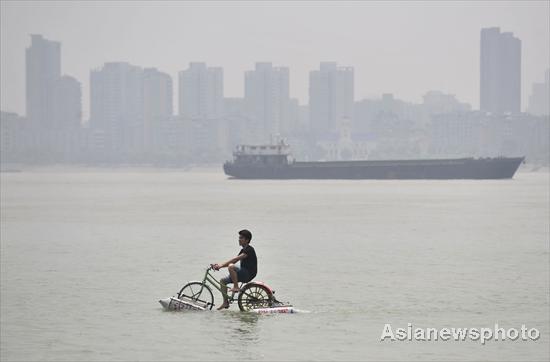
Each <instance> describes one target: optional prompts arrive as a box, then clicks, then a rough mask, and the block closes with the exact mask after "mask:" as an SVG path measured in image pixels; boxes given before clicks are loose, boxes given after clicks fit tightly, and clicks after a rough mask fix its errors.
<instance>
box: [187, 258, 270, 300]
mask: <svg viewBox="0 0 550 362" xmlns="http://www.w3.org/2000/svg"><path fill="white" fill-rule="evenodd" d="M211 270H215V269H214V268H213V265H210V266H208V267H207V268H206V272H205V273H204V278H203V279H202V281H191V282H188V283H187V284H185V285H184V286H183V287H182V288H181V290H180V291H179V293H178V299H183V300H185V299H190V300H192V301H193V302H195V303H201V304H204V307H205V308H206V309H212V307H214V294H213V293H212V289H210V287H209V286H208V284H210V285H212V286H213V287H214V288H216V289H217V290H218V291H219V292H220V293H222V295H223V292H222V287H221V283H220V282H219V281H218V280H216V278H214V276H213V275H212V274H211V272H210V271H211ZM237 293H238V294H239V296H238V298H237V304H238V305H239V309H240V310H241V311H250V310H252V309H257V308H268V307H272V306H273V305H274V303H275V302H276V299H275V297H274V296H273V293H274V291H273V290H272V289H271V288H270V287H269V286H267V285H266V284H264V283H262V282H248V283H239V291H238V292H232V293H231V296H230V297H229V296H228V298H227V299H228V301H229V303H233V302H234V301H235V294H237Z"/></svg>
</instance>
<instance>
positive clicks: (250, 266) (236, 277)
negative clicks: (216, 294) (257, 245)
mask: <svg viewBox="0 0 550 362" xmlns="http://www.w3.org/2000/svg"><path fill="white" fill-rule="evenodd" d="M251 240H252V233H251V232H250V231H248V230H246V229H245V230H241V231H239V245H240V246H241V247H242V249H241V251H240V252H239V254H238V255H237V256H236V257H234V258H231V259H229V260H228V261H226V262H225V263H221V264H213V265H212V267H213V268H214V269H215V270H220V269H221V268H225V267H227V269H228V270H229V275H228V276H227V277H225V278H222V279H220V283H221V289H222V295H223V304H222V305H221V306H220V307H219V308H218V310H220V309H225V308H229V301H228V297H227V284H229V283H233V288H231V289H230V291H231V292H238V291H239V282H243V283H248V282H249V281H251V280H252V279H254V277H256V273H257V271H258V259H257V258H256V251H255V250H254V248H253V247H252V246H250V241H251ZM238 261H240V262H241V266H240V267H237V266H235V263H236V262H238Z"/></svg>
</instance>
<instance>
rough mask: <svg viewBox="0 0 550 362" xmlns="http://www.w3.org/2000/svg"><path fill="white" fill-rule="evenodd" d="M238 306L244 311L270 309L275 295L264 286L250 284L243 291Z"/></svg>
mask: <svg viewBox="0 0 550 362" xmlns="http://www.w3.org/2000/svg"><path fill="white" fill-rule="evenodd" d="M238 304H239V309H240V310H242V311H249V310H252V309H257V308H266V307H270V306H271V305H272V304H273V294H271V291H270V290H269V289H268V288H266V287H265V286H263V285H260V284H256V283H248V284H247V285H245V286H244V287H243V288H242V289H241V292H240V294H239V300H238Z"/></svg>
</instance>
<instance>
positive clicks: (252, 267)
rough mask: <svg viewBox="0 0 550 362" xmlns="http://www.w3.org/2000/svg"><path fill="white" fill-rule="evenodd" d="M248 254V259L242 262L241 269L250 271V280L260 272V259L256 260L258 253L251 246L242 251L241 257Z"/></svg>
mask: <svg viewBox="0 0 550 362" xmlns="http://www.w3.org/2000/svg"><path fill="white" fill-rule="evenodd" d="M241 254H246V258H244V259H242V260H241V268H244V269H246V270H248V272H249V273H250V278H254V277H255V276H256V273H257V272H258V259H257V258H256V251H255V250H254V248H253V247H252V246H250V245H246V246H245V247H244V248H242V249H241V251H240V252H239V255H241Z"/></svg>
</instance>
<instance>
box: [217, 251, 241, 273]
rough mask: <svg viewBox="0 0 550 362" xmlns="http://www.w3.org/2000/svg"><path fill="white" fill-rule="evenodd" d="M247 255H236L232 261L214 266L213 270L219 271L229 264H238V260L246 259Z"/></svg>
mask: <svg viewBox="0 0 550 362" xmlns="http://www.w3.org/2000/svg"><path fill="white" fill-rule="evenodd" d="M247 256H248V255H246V254H244V253H243V254H240V255H237V256H236V257H234V258H232V259H229V260H228V261H226V262H225V263H222V264H214V265H213V267H214V269H216V270H219V269H221V268H226V267H227V266H228V265H229V264H235V263H236V262H238V261H239V260H243V259H244V258H246V257H247Z"/></svg>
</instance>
